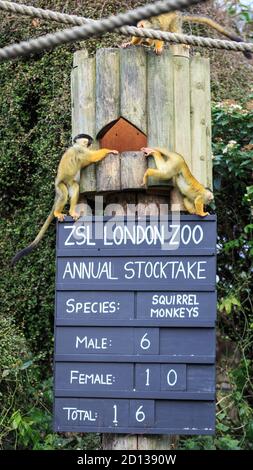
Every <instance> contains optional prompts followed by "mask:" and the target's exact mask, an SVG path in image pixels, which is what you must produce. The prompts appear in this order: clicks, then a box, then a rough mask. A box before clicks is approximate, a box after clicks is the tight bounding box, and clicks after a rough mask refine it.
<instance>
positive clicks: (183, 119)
mask: <svg viewBox="0 0 253 470" xmlns="http://www.w3.org/2000/svg"><path fill="white" fill-rule="evenodd" d="M173 62H174V120H175V122H174V125H175V142H174V144H175V145H174V150H175V152H178V153H180V154H182V155H183V157H184V158H185V160H186V162H187V164H188V165H189V166H190V167H191V121H190V68H189V58H188V57H185V56H176V57H173Z"/></svg>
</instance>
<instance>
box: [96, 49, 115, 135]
mask: <svg viewBox="0 0 253 470" xmlns="http://www.w3.org/2000/svg"><path fill="white" fill-rule="evenodd" d="M119 117H120V114H119V49H98V51H97V53H96V134H98V132H100V131H101V129H103V128H104V126H106V125H108V124H109V123H110V122H112V121H114V120H116V119H118V118H119Z"/></svg>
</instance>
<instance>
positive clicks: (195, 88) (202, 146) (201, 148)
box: [190, 56, 207, 186]
mask: <svg viewBox="0 0 253 470" xmlns="http://www.w3.org/2000/svg"><path fill="white" fill-rule="evenodd" d="M204 70H205V59H203V58H202V57H199V56H195V57H193V58H192V59H191V62H190V85H191V89H190V97H191V148H192V168H191V169H192V173H193V175H194V176H195V178H197V180H198V181H200V183H202V184H203V185H204V186H206V183H207V171H206V170H207V155H206V149H207V142H206V126H207V123H206V114H207V103H206V100H207V98H206V87H205V73H204Z"/></svg>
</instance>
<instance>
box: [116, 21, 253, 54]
mask: <svg viewBox="0 0 253 470" xmlns="http://www.w3.org/2000/svg"><path fill="white" fill-rule="evenodd" d="M122 29H123V28H122ZM127 29H128V31H129V32H130V33H131V35H132V36H139V37H143V38H151V39H160V40H162V41H165V42H173V43H175V44H188V45H190V46H202V47H209V48H215V49H227V50H229V51H240V52H253V43H248V42H235V41H228V40H224V39H211V38H203V37H201V36H189V35H187V34H177V33H167V32H163V31H155V30H153V29H146V28H136V27H134V26H129V27H128V28H127ZM137 32H138V34H137Z"/></svg>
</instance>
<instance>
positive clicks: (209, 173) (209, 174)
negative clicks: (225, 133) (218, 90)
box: [203, 59, 213, 189]
mask: <svg viewBox="0 0 253 470" xmlns="http://www.w3.org/2000/svg"><path fill="white" fill-rule="evenodd" d="M203 61H204V64H205V66H204V70H203V73H204V76H205V96H206V185H207V187H208V188H210V189H212V188H213V160H212V117H211V85H210V60H209V59H203Z"/></svg>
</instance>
